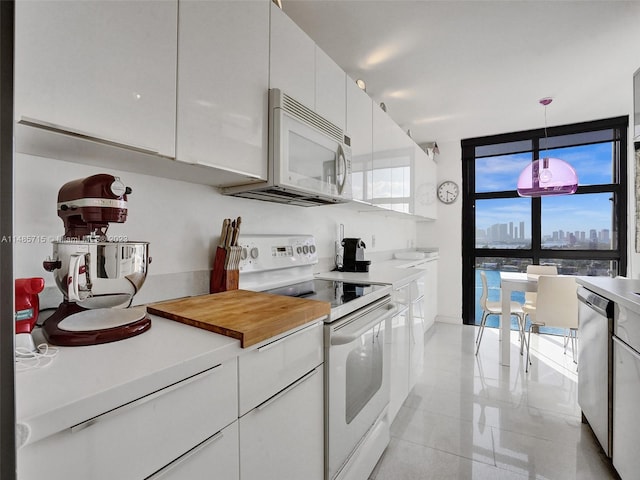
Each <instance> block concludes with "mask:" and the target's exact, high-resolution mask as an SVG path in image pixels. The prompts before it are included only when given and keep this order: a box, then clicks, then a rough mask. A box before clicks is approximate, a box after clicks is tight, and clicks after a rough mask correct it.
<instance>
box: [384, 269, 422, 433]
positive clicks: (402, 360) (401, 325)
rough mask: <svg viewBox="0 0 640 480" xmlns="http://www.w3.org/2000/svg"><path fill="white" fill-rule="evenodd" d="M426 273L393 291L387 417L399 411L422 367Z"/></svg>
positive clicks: (390, 418) (393, 415)
mask: <svg viewBox="0 0 640 480" xmlns="http://www.w3.org/2000/svg"><path fill="white" fill-rule="evenodd" d="M425 278H426V277H425V275H422V276H421V277H420V278H418V279H415V280H412V281H411V282H410V283H408V284H406V285H404V286H402V287H400V288H397V289H395V290H394V291H393V301H394V302H396V303H397V304H398V307H399V309H398V314H397V315H396V316H395V317H393V318H392V319H391V335H389V338H390V342H391V368H390V372H391V379H390V380H391V400H390V402H389V421H390V422H393V419H394V418H395V417H396V415H397V414H398V411H399V410H400V407H401V406H402V404H403V403H404V401H405V400H406V398H407V396H408V395H409V392H410V391H411V389H412V388H413V387H414V386H415V385H416V383H417V382H418V378H420V376H421V375H422V372H423V369H424V332H425V309H424V293H425V290H424V288H425Z"/></svg>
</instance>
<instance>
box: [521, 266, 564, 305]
mask: <svg viewBox="0 0 640 480" xmlns="http://www.w3.org/2000/svg"><path fill="white" fill-rule="evenodd" d="M527 275H538V276H539V275H558V267H556V266H555V265H527ZM536 296H537V293H536V292H525V293H524V303H525V304H527V303H532V304H535V303H536Z"/></svg>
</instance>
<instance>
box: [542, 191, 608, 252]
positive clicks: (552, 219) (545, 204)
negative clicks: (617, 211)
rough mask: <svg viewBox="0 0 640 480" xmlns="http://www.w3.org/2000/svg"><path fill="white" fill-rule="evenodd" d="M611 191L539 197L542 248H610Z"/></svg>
mask: <svg viewBox="0 0 640 480" xmlns="http://www.w3.org/2000/svg"><path fill="white" fill-rule="evenodd" d="M612 196H613V194H612V193H591V194H583V195H559V196H557V197H543V198H542V219H541V224H542V248H545V249H556V250H557V249H570V250H612V249H616V248H617V238H616V235H614V234H613V231H612V228H611V226H612V225H613V202H611V200H610V198H611V197H612Z"/></svg>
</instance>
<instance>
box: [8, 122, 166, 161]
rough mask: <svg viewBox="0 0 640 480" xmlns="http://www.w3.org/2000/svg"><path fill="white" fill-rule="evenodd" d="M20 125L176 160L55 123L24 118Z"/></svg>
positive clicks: (146, 149) (155, 151)
mask: <svg viewBox="0 0 640 480" xmlns="http://www.w3.org/2000/svg"><path fill="white" fill-rule="evenodd" d="M18 123H19V124H20V125H26V126H28V127H34V128H39V129H40V130H46V131H48V132H54V133H60V134H62V135H67V136H69V137H75V138H79V139H82V140H89V141H92V142H96V143H101V144H103V145H109V146H112V147H118V148H124V149H126V150H131V151H133V152H139V153H146V154H147V155H154V156H159V157H164V158H169V159H171V160H175V158H174V157H169V156H167V155H163V154H161V153H160V152H158V151H157V150H151V149H149V148H146V147H138V146H135V145H128V144H126V143H120V142H116V141H113V140H107V139H106V138H101V137H96V136H95V135H91V134H88V133H83V132H79V131H77V130H73V129H71V128H67V127H62V126H60V125H56V124H55V123H49V122H45V121H43V120H36V119H33V118H27V117H22V118H21V119H20V120H19V121H18Z"/></svg>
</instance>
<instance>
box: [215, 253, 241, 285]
mask: <svg viewBox="0 0 640 480" xmlns="http://www.w3.org/2000/svg"><path fill="white" fill-rule="evenodd" d="M240 250H241V247H228V248H223V247H218V248H217V249H216V255H215V257H214V259H213V270H211V279H210V282H209V293H218V292H226V291H228V290H237V289H238V281H239V280H240V272H239V270H238V262H239V260H240Z"/></svg>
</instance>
